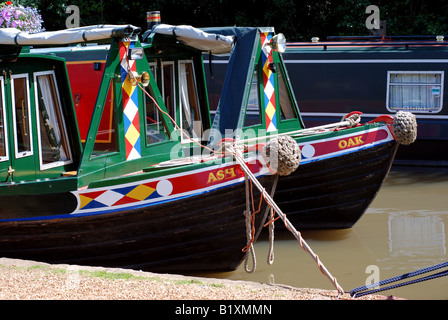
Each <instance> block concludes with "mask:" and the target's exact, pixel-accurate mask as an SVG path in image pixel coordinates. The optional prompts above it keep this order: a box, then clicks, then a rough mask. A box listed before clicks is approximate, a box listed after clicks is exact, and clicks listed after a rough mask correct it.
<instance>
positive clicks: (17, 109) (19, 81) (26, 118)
mask: <svg viewBox="0 0 448 320" xmlns="http://www.w3.org/2000/svg"><path fill="white" fill-rule="evenodd" d="M11 84H12V102H13V118H14V142H15V153H16V158H22V157H26V156H30V155H32V154H33V148H32V144H31V141H32V132H31V130H30V128H31V117H30V103H29V90H28V75H27V74H21V75H12V76H11Z"/></svg>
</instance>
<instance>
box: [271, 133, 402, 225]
mask: <svg viewBox="0 0 448 320" xmlns="http://www.w3.org/2000/svg"><path fill="white" fill-rule="evenodd" d="M397 149H398V143H397V142H396V141H395V140H391V141H387V142H385V143H381V144H378V145H374V146H371V147H368V148H365V149H363V151H362V152H356V151H355V152H348V153H344V154H342V155H338V156H335V157H328V158H325V159H321V160H319V161H314V162H308V163H305V164H301V165H299V167H298V168H297V170H296V171H295V172H293V173H292V174H291V175H289V176H283V177H280V178H279V181H278V185H277V189H276V192H275V197H274V200H275V201H276V203H277V204H278V205H279V207H280V208H281V209H282V210H283V212H285V213H286V215H287V217H288V219H289V221H290V222H291V223H292V224H293V225H294V226H295V227H296V228H297V229H298V230H304V229H344V228H350V227H352V226H353V225H354V224H355V223H356V222H357V221H358V220H359V219H360V218H361V217H362V215H363V214H364V213H365V211H366V210H367V208H368V207H369V205H370V204H371V203H372V201H373V200H374V198H375V196H376V194H377V193H378V191H379V189H380V188H381V186H382V184H383V182H384V179H385V178H386V176H387V175H388V173H389V171H390V168H391V166H392V163H393V160H394V158H395V154H396V151H397Z"/></svg>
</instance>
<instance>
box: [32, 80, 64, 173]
mask: <svg viewBox="0 0 448 320" xmlns="http://www.w3.org/2000/svg"><path fill="white" fill-rule="evenodd" d="M34 79H35V90H36V99H37V103H36V112H37V117H38V133H39V136H38V137H39V154H40V163H41V169H48V168H51V167H55V166H60V165H63V164H67V163H71V162H72V158H71V153H70V145H69V141H68V135H67V132H66V128H65V122H64V116H63V114H62V109H61V102H60V98H59V93H58V88H57V85H56V81H55V76H54V72H53V71H45V72H37V73H35V74H34Z"/></svg>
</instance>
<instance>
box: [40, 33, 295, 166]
mask: <svg viewBox="0 0 448 320" xmlns="http://www.w3.org/2000/svg"><path fill="white" fill-rule="evenodd" d="M274 37H275V32H274V29H273V28H238V27H230V28H227V27H223V28H205V29H197V28H193V27H189V26H170V25H164V24H159V25H157V26H155V27H153V28H152V29H150V30H148V31H146V32H145V33H144V34H143V35H142V37H141V46H142V48H143V50H144V55H145V58H146V60H147V63H148V65H149V69H148V72H149V73H151V75H152V77H151V80H152V79H153V81H154V82H155V83H156V84H157V88H158V91H159V93H160V99H161V100H162V101H163V105H164V106H165V109H166V112H167V115H165V114H161V113H160V111H158V109H157V107H156V106H155V104H154V102H153V101H152V99H151V98H149V97H148V96H147V95H145V94H143V93H141V92H140V93H139V95H140V98H139V99H140V100H139V103H140V102H141V103H143V104H144V105H145V116H144V117H143V118H141V119H140V120H141V124H142V125H144V128H143V127H142V131H144V132H146V137H145V138H143V139H142V142H144V144H145V146H143V145H142V146H143V148H150V149H153V151H151V152H149V154H148V156H150V155H154V154H159V153H160V152H162V151H161V150H164V149H165V146H164V143H169V142H170V141H171V142H172V141H173V140H176V141H177V139H179V141H180V144H178V145H177V146H176V147H175V148H174V149H173V152H174V153H177V154H179V155H183V156H191V155H200V154H201V153H203V152H204V150H203V149H201V148H200V147H198V146H197V144H196V143H194V142H199V143H201V144H203V145H210V146H212V147H214V146H215V145H216V143H217V142H218V141H220V140H221V139H222V138H226V137H227V138H228V137H230V138H238V139H245V138H250V137H255V136H257V135H262V136H264V135H266V134H267V135H270V134H277V133H283V132H287V131H290V130H297V129H300V128H303V127H304V125H303V122H302V119H301V117H300V114H299V110H298V107H297V102H296V100H295V98H294V95H293V93H292V89H291V87H290V80H289V76H288V73H287V71H286V68H285V65H284V62H283V60H282V57H281V54H279V53H278V52H277V51H276V50H273V49H272V40H273V38H274ZM217 39H218V40H217ZM275 39H277V37H275ZM109 48H110V45H104V44H103V45H98V44H97V45H77V46H71V47H64V48H55V47H53V48H45V49H42V50H41V49H33V50H35V51H38V52H45V53H48V52H51V53H52V54H54V55H57V56H59V57H62V58H64V59H66V61H67V68H68V73H69V77H70V82H71V87H72V95H73V100H74V104H75V109H76V114H77V117H78V122H79V128H80V134H81V141H82V142H83V143H85V142H86V139H87V131H88V125H87V123H89V121H88V119H90V118H91V117H92V114H93V111H94V110H95V104H94V103H93V101H94V100H93V99H92V96H93V95H94V94H95V92H96V91H97V89H96V88H99V86H100V83H101V77H99V74H100V73H101V72H102V71H103V70H104V69H105V68H106V67H107V62H106V53H107V51H106V49H107V50H108V49H109ZM223 57H224V58H225V59H230V61H231V63H230V64H229V65H226V70H225V71H226V73H225V75H223V78H222V79H221V78H220V80H219V81H220V83H219V88H218V91H219V93H217V91H216V89H217V87H214V88H212V89H210V84H209V83H207V78H206V75H208V74H210V73H211V74H213V72H214V70H215V68H216V67H217V66H218V67H220V66H221V62H222V59H223ZM153 88H154V87H153V86H152V83H150V85H149V86H147V87H146V90H147V91H148V93H149V94H150V95H152V96H154V94H156V93H155V92H154V89H153ZM210 92H211V93H212V94H213V95H212V96H211V94H210ZM111 94H112V93H108V98H107V101H106V108H105V110H104V111H103V119H102V120H101V125H100V130H99V132H98V135H97V136H96V137H95V138H94V137H90V138H91V139H95V141H96V145H98V147H100V146H103V148H104V149H105V150H108V148H109V147H112V145H113V142H112V140H113V134H112V132H115V130H114V129H113V128H112V125H113V121H112V119H113V114H111V110H113V108H112V107H111V106H109V107H107V104H108V103H109V101H112V99H111ZM218 100H219V107H218V106H217V105H214V107H213V108H212V110H211V109H210V103H212V104H213V101H218ZM216 104H218V103H217V102H216ZM217 109H218V110H219V111H217ZM216 114H218V116H215V115H216ZM162 115H163V116H165V117H166V118H165V120H166V121H168V122H169V123H164V122H163V121H162V120H164V117H163V116H162ZM173 123H175V124H174V126H173V128H172V130H171V129H170V128H169V127H168V126H169V125H173ZM181 132H184V133H181ZM111 139H112V140H111ZM154 162H156V161H154Z"/></svg>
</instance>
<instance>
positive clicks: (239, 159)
mask: <svg viewBox="0 0 448 320" xmlns="http://www.w3.org/2000/svg"><path fill="white" fill-rule="evenodd" d="M232 154H233V155H234V158H235V160H236V162H238V164H239V165H240V167H241V169H243V171H244V172H245V173H246V174H247V175H248V176H249V178H250V179H251V181H252V182H253V183H254V184H255V186H256V187H257V188H258V190H259V191H260V192H261V193H262V195H263V198H264V199H265V201H266V202H267V203H268V204H269V205H270V206H271V207H272V208H273V209H274V211H275V212H276V213H277V214H278V215H279V216H280V218H281V219H282V220H283V222H284V224H285V226H286V228H287V229H288V230H289V231H290V232H291V233H292V234H293V235H294V237H295V238H296V239H297V240H298V241H299V243H300V246H301V247H302V248H303V249H304V250H305V251H306V252H307V253H308V254H309V255H310V256H311V257H312V258H313V259H314V261H315V262H316V264H317V266H318V268H319V270H320V271H321V272H322V274H323V275H325V276H326V277H327V278H328V279H329V280H330V281H331V283H332V284H333V285H334V286H335V288H336V289H337V290H338V292H339V295H341V294H343V293H344V289H342V287H341V286H340V285H339V283H338V282H337V280H336V278H335V277H333V276H332V275H331V273H330V272H329V271H328V269H327V268H326V267H325V266H324V264H323V263H322V262H321V261H320V259H319V256H318V255H317V254H315V253H314V252H313V250H312V249H311V247H310V246H309V245H308V244H307V243H306V241H305V240H304V239H303V238H302V235H301V233H300V232H299V231H297V230H296V228H295V227H294V226H293V225H292V223H291V222H290V221H289V220H288V218H287V217H286V215H285V214H284V213H283V212H282V210H281V209H280V208H279V207H278V205H277V204H276V203H275V202H274V200H273V199H272V198H271V196H270V195H269V194H268V193H267V192H266V190H265V189H264V188H263V186H262V185H261V183H260V182H259V181H258V180H257V178H256V177H255V175H254V174H253V173H252V171H250V169H249V168H248V167H247V165H246V163H245V162H244V159H243V157H241V156H240V155H239V154H238V153H237V152H235V151H234V152H232Z"/></svg>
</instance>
